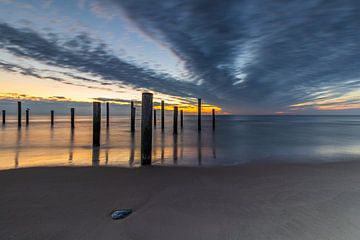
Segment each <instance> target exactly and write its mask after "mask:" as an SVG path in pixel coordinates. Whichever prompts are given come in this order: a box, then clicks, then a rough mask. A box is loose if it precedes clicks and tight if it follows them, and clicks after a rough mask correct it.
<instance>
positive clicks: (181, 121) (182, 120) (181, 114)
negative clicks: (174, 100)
mask: <svg viewBox="0 0 360 240" xmlns="http://www.w3.org/2000/svg"><path fill="white" fill-rule="evenodd" d="M180 127H181V129H182V128H183V127H184V111H183V110H180Z"/></svg>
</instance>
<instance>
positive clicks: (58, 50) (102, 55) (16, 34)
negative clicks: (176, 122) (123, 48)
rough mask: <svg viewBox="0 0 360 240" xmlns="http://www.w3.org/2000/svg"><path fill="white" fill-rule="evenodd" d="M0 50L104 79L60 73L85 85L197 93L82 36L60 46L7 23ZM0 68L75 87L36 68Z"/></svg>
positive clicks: (2, 30) (53, 37)
mask: <svg viewBox="0 0 360 240" xmlns="http://www.w3.org/2000/svg"><path fill="white" fill-rule="evenodd" d="M0 48H3V49H6V50H7V51H8V52H11V53H12V54H14V55H16V56H18V57H23V58H30V59H34V60H38V61H41V62H43V63H46V64H48V65H53V66H58V67H63V68H69V69H70V70H71V69H75V70H78V71H80V72H83V73H87V74H90V75H94V76H100V77H101V78H102V79H103V80H104V81H103V82H102V81H95V80H91V79H88V78H83V77H79V76H75V75H72V74H71V73H62V74H65V75H68V76H70V77H75V78H77V79H80V80H85V81H87V82H98V83H99V82H100V83H101V84H103V85H105V86H106V85H109V84H110V83H109V82H108V81H112V83H113V84H114V85H116V84H118V85H119V86H121V85H123V84H125V85H130V86H133V87H135V88H139V89H150V90H154V91H157V92H162V93H165V94H172V95H176V96H184V97H187V96H192V95H195V96H196V93H197V92H198V90H197V86H196V85H195V84H192V83H185V82H180V81H177V80H175V79H173V78H171V77H169V76H168V75H164V74H157V73H155V72H154V71H152V70H149V69H145V68H141V67H137V66H135V65H134V64H131V63H128V62H126V61H124V60H122V59H120V58H119V57H117V56H115V55H114V54H113V53H112V52H111V51H110V50H108V48H107V46H106V45H105V44H102V43H99V42H98V41H96V40H94V39H92V38H90V37H89V36H88V35H87V34H85V33H82V34H80V35H78V36H76V37H75V38H74V39H71V40H69V41H67V42H65V43H61V42H60V40H59V39H58V37H57V36H56V35H54V34H52V35H51V38H47V37H45V36H41V35H40V34H38V33H36V32H34V31H31V30H29V29H17V28H14V27H12V26H10V25H8V24H0ZM0 66H2V68H4V69H7V70H13V71H18V72H20V73H23V74H26V75H31V76H36V77H41V78H51V79H53V80H56V81H60V82H64V83H67V84H74V85H76V83H72V82H68V81H66V80H64V79H62V78H59V77H56V76H55V77H54V76H51V75H46V76H43V75H41V74H40V73H37V71H36V69H32V68H24V67H21V66H17V65H11V64H7V63H4V62H1V61H0ZM105 80H107V81H105ZM81 86H82V85H81ZM89 87H90V88H92V87H91V86H89Z"/></svg>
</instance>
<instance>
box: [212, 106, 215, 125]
mask: <svg viewBox="0 0 360 240" xmlns="http://www.w3.org/2000/svg"><path fill="white" fill-rule="evenodd" d="M212 128H213V130H215V109H214V108H213V110H212Z"/></svg>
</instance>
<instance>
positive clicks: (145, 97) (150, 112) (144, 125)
mask: <svg viewBox="0 0 360 240" xmlns="http://www.w3.org/2000/svg"><path fill="white" fill-rule="evenodd" d="M141 108H142V109H141V164H142V165H148V164H151V152H152V123H154V127H156V123H157V120H156V115H157V114H156V109H153V94H152V93H143V94H142V103H141ZM130 109H131V112H130V115H131V118H130V119H131V120H130V130H131V132H132V133H134V132H135V114H136V108H135V106H134V102H133V101H131V106H130ZM29 112H30V109H28V108H27V109H26V114H25V117H26V125H27V126H28V125H29V122H30V117H29V115H30V114H29ZM17 113H18V121H17V122H18V127H19V128H20V127H21V123H22V108H21V102H18V111H17ZM178 113H179V108H178V106H174V113H173V134H175V135H176V134H177V133H178ZM197 116H198V118H197V120H198V124H197V125H198V127H197V129H198V131H201V98H198V115H197ZM153 117H154V119H153ZM70 119H71V120H70V127H71V129H74V128H75V108H71V109H70ZM2 123H3V124H5V123H6V111H5V110H2ZM50 124H51V126H54V110H51V111H50ZM109 125H110V106H109V103H108V102H107V103H106V127H109ZM183 126H184V113H183V110H180V127H181V128H183ZM164 128H165V102H164V101H161V130H162V131H164ZM212 129H213V130H215V109H212ZM100 132H101V103H100V102H94V103H93V147H99V146H100Z"/></svg>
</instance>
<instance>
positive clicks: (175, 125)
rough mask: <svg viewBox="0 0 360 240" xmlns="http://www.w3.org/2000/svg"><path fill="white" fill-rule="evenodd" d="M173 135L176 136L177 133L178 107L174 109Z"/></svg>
mask: <svg viewBox="0 0 360 240" xmlns="http://www.w3.org/2000/svg"><path fill="white" fill-rule="evenodd" d="M173 125H174V126H173V127H174V129H173V133H174V134H175V135H176V134H177V132H178V107H177V106H175V107H174V123H173Z"/></svg>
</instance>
